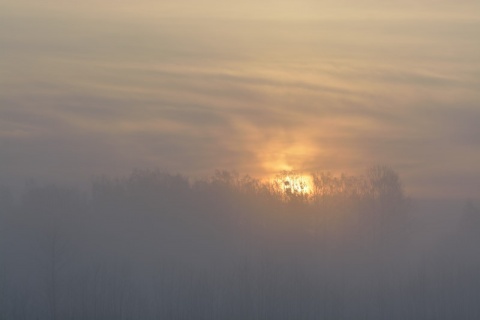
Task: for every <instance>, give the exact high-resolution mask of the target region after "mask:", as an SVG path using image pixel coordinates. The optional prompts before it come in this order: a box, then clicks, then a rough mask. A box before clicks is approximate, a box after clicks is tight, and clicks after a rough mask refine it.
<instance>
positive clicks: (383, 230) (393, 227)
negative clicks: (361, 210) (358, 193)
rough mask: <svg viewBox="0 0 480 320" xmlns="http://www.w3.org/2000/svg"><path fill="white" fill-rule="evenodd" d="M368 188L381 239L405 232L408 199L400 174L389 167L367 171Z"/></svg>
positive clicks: (367, 191)
mask: <svg viewBox="0 0 480 320" xmlns="http://www.w3.org/2000/svg"><path fill="white" fill-rule="evenodd" d="M366 187H367V190H366V193H367V196H368V198H369V199H370V201H371V205H372V207H371V210H372V213H373V218H374V221H372V223H373V225H374V226H376V228H377V229H378V230H377V232H379V233H380V236H381V238H382V239H385V238H388V237H392V236H394V235H395V234H398V232H399V231H402V230H404V227H405V224H406V198H405V194H404V191H403V187H402V183H401V181H400V178H399V176H398V174H397V173H396V172H395V171H394V170H393V169H392V168H389V167H387V166H381V165H376V166H373V167H371V168H369V169H368V170H367V175H366Z"/></svg>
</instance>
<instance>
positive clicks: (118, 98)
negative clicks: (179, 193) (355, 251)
mask: <svg viewBox="0 0 480 320" xmlns="http://www.w3.org/2000/svg"><path fill="white" fill-rule="evenodd" d="M479 7H480V6H479V4H478V2H476V1H467V0H461V1H455V2H453V1H446V0H440V1H426V0H423V1H389V2H388V3H385V2H384V1H376V0H370V1H363V2H361V3H359V2H358V1H353V0H352V1H350V0H345V1H309V0H301V1H285V0H279V1H242V2H239V3H226V2H223V1H217V0H205V1H191V0H181V1H174V2H173V1H168V2H167V1H148V0H140V1H132V0H124V1H115V2H113V1H108V0H105V1H82V2H81V3H74V2H69V1H61V0H57V1H55V0H48V1H42V2H41V3H36V2H34V1H27V0H2V1H0V26H1V28H0V47H1V51H0V69H1V73H0V181H2V182H3V183H4V184H16V185H21V184H23V182H24V181H25V180H26V179H30V178H33V179H36V180H40V181H54V182H68V183H72V182H73V183H78V182H81V183H87V182H88V181H89V180H90V178H91V177H92V176H96V175H98V174H112V175H119V174H120V175H123V174H126V173H128V172H130V171H131V170H132V169H134V168H160V169H162V170H166V171H168V172H181V173H184V174H188V175H194V176H197V177H206V176H207V175H209V174H211V173H212V172H213V171H214V170H215V169H218V168H220V169H227V170H236V171H238V172H245V173H249V174H252V175H254V176H257V177H271V176H272V175H274V173H275V172H278V171H280V170H304V171H307V172H317V171H323V170H328V171H332V172H335V173H340V172H347V173H350V174H358V173H360V172H361V171H362V170H363V169H364V168H365V167H368V166H371V165H373V164H376V163H382V164H387V165H389V166H392V167H393V168H395V169H396V170H398V172H399V173H400V174H401V175H402V177H403V179H404V181H405V182H406V185H407V186H408V190H407V191H408V192H409V193H410V192H411V193H414V194H416V195H419V196H435V197H439V196H440V197H462V198H465V197H478V194H479V190H480V182H479V181H480V165H479V164H480V152H479V148H478V146H479V143H480V131H479V130H480V129H479V128H480V126H479V125H478V119H480V108H479V102H480V97H479V90H478V88H479V86H480V58H479V57H480V43H479V42H480V41H479V37H478V30H479V29H480V21H479V18H478V17H479V16H480V15H479V13H480V8H479Z"/></svg>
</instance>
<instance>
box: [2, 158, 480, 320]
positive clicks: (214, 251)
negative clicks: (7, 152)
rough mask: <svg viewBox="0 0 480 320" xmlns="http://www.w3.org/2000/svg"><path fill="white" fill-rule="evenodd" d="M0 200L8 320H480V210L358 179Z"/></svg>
mask: <svg viewBox="0 0 480 320" xmlns="http://www.w3.org/2000/svg"><path fill="white" fill-rule="evenodd" d="M296 177H297V178H298V177H299V175H298V174H297V173H292V172H283V173H281V174H279V175H278V176H277V179H276V180H274V181H273V182H272V181H267V182H266V181H260V180H257V179H254V178H251V177H248V176H240V175H238V174H234V173H230V172H217V173H216V174H215V175H213V176H212V177H210V178H208V179H197V180H193V179H188V178H187V177H184V176H180V175H171V174H167V173H163V172H159V171H148V170H146V171H135V172H134V173H132V174H131V175H129V176H127V177H120V178H107V177H104V178H96V179H94V180H93V182H92V184H91V188H90V189H89V190H80V189H75V188H71V187H65V186H55V185H42V184H35V183H29V184H27V185H26V186H25V188H24V189H23V191H22V192H20V193H19V194H17V193H14V192H12V191H10V190H9V189H8V188H6V187H5V188H3V189H1V190H2V191H1V193H0V219H1V220H0V240H1V242H0V272H1V273H0V319H2V320H3V319H5V320H16V319H35V320H41V319H53V320H69V319H88V320H93V319H101V320H107V319H115V320H119V319H132V320H133V319H144V320H147V319H229V320H232V319H239V320H246V319H479V318H480V305H479V303H478V299H479V297H480V268H479V267H480V252H479V247H478V243H479V240H480V210H479V209H478V207H476V205H475V204H474V203H473V202H447V201H443V202H441V201H433V200H432V201H426V200H425V201H420V200H416V199H415V198H413V197H412V196H409V197H406V196H405V194H404V192H403V188H402V185H401V181H400V178H399V177H398V175H397V174H396V173H395V172H394V171H393V170H391V169H389V168H387V167H382V166H377V167H373V168H371V169H369V170H367V171H366V172H365V174H363V175H359V176H347V175H340V176H335V175H332V174H327V173H319V174H314V175H310V176H309V179H310V181H311V183H310V185H309V186H308V189H307V186H306V185H302V184H301V183H300V184H299V185H295V183H294V182H295V181H299V180H295V179H296Z"/></svg>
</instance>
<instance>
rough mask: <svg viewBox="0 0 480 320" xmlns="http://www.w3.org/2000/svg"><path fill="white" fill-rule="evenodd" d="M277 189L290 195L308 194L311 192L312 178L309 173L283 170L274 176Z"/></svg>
mask: <svg viewBox="0 0 480 320" xmlns="http://www.w3.org/2000/svg"><path fill="white" fill-rule="evenodd" d="M274 183H275V186H276V187H277V189H279V191H281V192H283V193H285V194H291V195H310V194H312V193H313V189H314V188H313V179H312V177H311V176H309V175H304V174H300V173H296V172H293V171H284V172H282V173H280V174H278V175H277V176H276V177H275V178H274Z"/></svg>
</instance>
